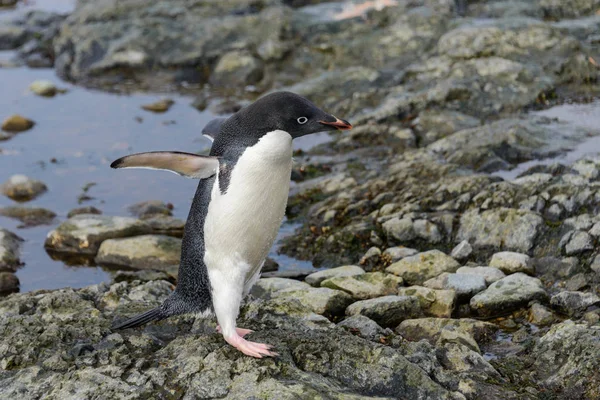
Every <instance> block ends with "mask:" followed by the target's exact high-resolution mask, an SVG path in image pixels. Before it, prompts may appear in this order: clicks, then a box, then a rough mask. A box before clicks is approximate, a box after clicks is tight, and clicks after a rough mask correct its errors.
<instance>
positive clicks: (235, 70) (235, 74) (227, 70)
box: [209, 51, 263, 87]
mask: <svg viewBox="0 0 600 400" xmlns="http://www.w3.org/2000/svg"><path fill="white" fill-rule="evenodd" d="M262 78H263V64H262V62H261V61H260V60H258V59H257V58H255V57H253V56H252V55H250V54H246V53H244V52H239V51H232V52H229V53H225V54H223V55H222V56H221V58H220V59H219V61H218V62H217V65H216V66H215V69H214V71H213V73H212V74H211V76H210V80H209V81H210V83H211V84H212V85H215V86H230V87H239V86H244V85H254V84H256V83H258V82H259V81H260V80H261V79H262Z"/></svg>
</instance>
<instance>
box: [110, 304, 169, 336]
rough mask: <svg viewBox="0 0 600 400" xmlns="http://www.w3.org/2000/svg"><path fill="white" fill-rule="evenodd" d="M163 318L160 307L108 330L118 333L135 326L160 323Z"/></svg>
mask: <svg viewBox="0 0 600 400" xmlns="http://www.w3.org/2000/svg"><path fill="white" fill-rule="evenodd" d="M165 318H167V316H165V315H164V314H163V312H162V310H161V309H160V307H159V308H153V309H152V310H150V311H146V312H145V313H143V314H139V315H136V316H135V317H133V318H129V319H128V320H127V321H125V322H122V323H120V324H115V325H113V326H111V327H110V329H112V330H113V331H118V330H121V329H129V328H135V327H137V326H140V325H144V324H147V323H148V322H152V321H160V320H162V319H165Z"/></svg>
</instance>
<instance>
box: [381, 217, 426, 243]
mask: <svg viewBox="0 0 600 400" xmlns="http://www.w3.org/2000/svg"><path fill="white" fill-rule="evenodd" d="M382 227H383V230H384V231H385V234H386V235H387V237H388V239H390V238H392V239H395V240H397V241H399V242H408V241H411V240H413V239H414V238H415V237H416V236H417V235H416V233H415V230H414V227H413V222H412V220H411V219H410V218H403V219H399V218H392V219H390V220H389V221H386V222H384V223H383V225H382Z"/></svg>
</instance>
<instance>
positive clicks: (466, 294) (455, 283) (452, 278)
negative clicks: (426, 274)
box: [423, 272, 487, 301]
mask: <svg viewBox="0 0 600 400" xmlns="http://www.w3.org/2000/svg"><path fill="white" fill-rule="evenodd" d="M423 286H425V287H428V288H431V289H445V290H454V292H455V293H456V296H457V297H458V300H461V301H465V300H468V299H470V298H471V297H473V296H474V295H476V294H477V293H479V292H481V291H483V290H485V288H486V287H487V285H486V283H485V278H484V277H483V276H480V275H467V274H449V273H447V272H445V273H443V274H441V275H439V276H437V277H435V278H432V279H429V280H428V281H426V282H425V283H423Z"/></svg>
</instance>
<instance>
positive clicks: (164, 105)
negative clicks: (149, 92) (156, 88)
mask: <svg viewBox="0 0 600 400" xmlns="http://www.w3.org/2000/svg"><path fill="white" fill-rule="evenodd" d="M173 104H175V102H174V101H173V100H171V99H162V100H158V101H155V102H154V103H150V104H144V105H143V106H142V109H144V110H146V111H151V112H155V113H164V112H167V111H169V109H170V108H171V106H172V105H173Z"/></svg>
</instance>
